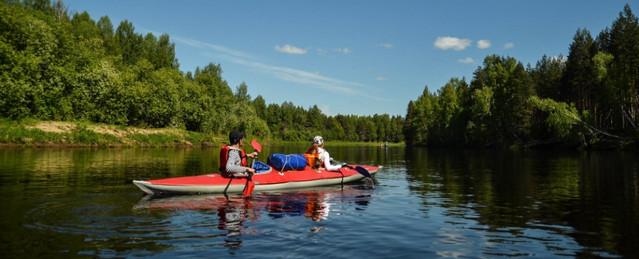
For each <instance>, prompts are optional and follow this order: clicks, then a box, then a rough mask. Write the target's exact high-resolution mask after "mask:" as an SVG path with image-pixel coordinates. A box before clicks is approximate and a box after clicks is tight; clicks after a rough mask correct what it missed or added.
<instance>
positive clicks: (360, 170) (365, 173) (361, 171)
mask: <svg viewBox="0 0 639 259" xmlns="http://www.w3.org/2000/svg"><path fill="white" fill-rule="evenodd" d="M343 167H346V168H350V169H353V170H355V171H357V172H358V173H359V174H361V175H363V176H364V177H367V178H372V177H373V175H371V172H369V171H368V169H366V168H364V167H362V166H359V165H358V166H355V167H353V166H352V165H350V164H348V163H346V164H344V165H343Z"/></svg>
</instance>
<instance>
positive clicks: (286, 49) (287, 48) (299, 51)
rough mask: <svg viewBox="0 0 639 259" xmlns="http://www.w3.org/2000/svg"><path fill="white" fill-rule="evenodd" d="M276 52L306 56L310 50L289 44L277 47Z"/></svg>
mask: <svg viewBox="0 0 639 259" xmlns="http://www.w3.org/2000/svg"><path fill="white" fill-rule="evenodd" d="M275 50H277V51H279V52H282V53H286V54H291V55H304V54H306V52H308V50H306V49H304V48H299V47H295V46H293V45H289V44H284V46H280V45H277V46H275Z"/></svg>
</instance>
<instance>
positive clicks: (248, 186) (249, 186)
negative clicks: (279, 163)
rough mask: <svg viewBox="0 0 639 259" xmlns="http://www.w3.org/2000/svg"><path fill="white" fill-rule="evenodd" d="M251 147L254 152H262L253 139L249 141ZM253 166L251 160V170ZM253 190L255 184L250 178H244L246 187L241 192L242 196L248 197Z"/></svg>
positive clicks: (259, 145) (258, 144) (260, 146)
mask: <svg viewBox="0 0 639 259" xmlns="http://www.w3.org/2000/svg"><path fill="white" fill-rule="evenodd" d="M251 146H252V147H253V150H255V152H257V153H260V152H262V145H261V144H260V143H259V142H257V140H255V139H253V140H251ZM254 164H255V158H253V163H252V164H251V168H253V165H254ZM253 189H255V183H254V182H253V179H252V176H251V175H249V176H248V177H246V185H244V191H242V195H243V196H244V197H250V196H251V194H252V193H253Z"/></svg>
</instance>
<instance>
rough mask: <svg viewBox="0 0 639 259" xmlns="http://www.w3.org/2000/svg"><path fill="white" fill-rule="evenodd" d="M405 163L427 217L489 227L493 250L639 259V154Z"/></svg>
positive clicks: (457, 153)
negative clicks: (534, 245)
mask: <svg viewBox="0 0 639 259" xmlns="http://www.w3.org/2000/svg"><path fill="white" fill-rule="evenodd" d="M406 160H407V177H408V180H409V189H410V190H411V191H413V192H415V193H416V194H418V195H419V197H421V202H422V206H423V209H422V211H423V212H424V214H425V215H430V214H431V212H430V211H429V210H430V209H432V208H443V209H444V212H443V214H444V215H446V216H447V217H449V218H451V219H455V218H456V219H458V220H450V221H449V223H451V224H458V223H459V224H462V225H464V224H475V222H476V223H479V224H480V225H481V226H485V228H484V227H479V228H480V229H482V230H485V231H487V236H488V237H490V239H489V240H490V242H496V243H511V242H524V244H527V245H530V242H539V243H541V245H543V246H546V249H547V250H548V251H555V252H554V254H555V255H561V254H563V255H571V256H578V255H582V256H605V255H610V254H608V253H607V252H604V251H618V252H619V253H620V254H624V255H632V257H634V256H639V254H638V253H637V251H636V248H635V245H634V244H637V243H639V211H637V210H638V208H639V206H638V204H639V195H637V194H638V190H639V180H638V175H639V170H637V168H638V165H639V162H638V161H637V159H636V154H632V153H623V152H595V153H586V152H584V153H574V152H565V153H564V152H560V151H555V152H552V151H544V152H536V151H519V152H517V151H502V152H500V151H484V150H480V151H477V150H472V151H469V150H426V149H413V150H411V152H407V159H406ZM467 220H471V222H468V221H467ZM566 237H569V239H566ZM526 240H530V241H526ZM532 240H535V241H532ZM562 243H563V244H565V246H561V245H558V244H562ZM513 244H514V243H513ZM513 247H516V246H513ZM602 248H603V249H602ZM528 250H529V249H526V248H525V246H524V247H522V249H521V250H519V249H515V250H514V251H499V252H496V253H495V251H485V254H488V255H519V254H526V252H525V251H528Z"/></svg>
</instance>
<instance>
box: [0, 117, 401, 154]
mask: <svg viewBox="0 0 639 259" xmlns="http://www.w3.org/2000/svg"><path fill="white" fill-rule="evenodd" d="M226 142H227V141H226V136H223V135H220V134H206V133H201V132H194V131H187V130H183V129H176V128H137V127H127V126H118V125H108V124H101V123H91V122H68V121H38V120H22V121H15V120H9V119H0V148H3V147H8V148H21V147H35V148H129V147H141V148H145V147H149V148H157V147H166V148H170V147H183V148H191V147H204V148H217V147H220V146H221V145H223V144H224V143H226ZM262 142H264V144H303V143H307V142H304V141H284V140H278V139H266V140H262ZM329 142H330V145H331V146H358V147H362V146H369V147H398V146H404V143H403V142H400V143H390V142H388V143H385V142H352V141H338V140H336V141H329Z"/></svg>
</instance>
